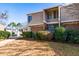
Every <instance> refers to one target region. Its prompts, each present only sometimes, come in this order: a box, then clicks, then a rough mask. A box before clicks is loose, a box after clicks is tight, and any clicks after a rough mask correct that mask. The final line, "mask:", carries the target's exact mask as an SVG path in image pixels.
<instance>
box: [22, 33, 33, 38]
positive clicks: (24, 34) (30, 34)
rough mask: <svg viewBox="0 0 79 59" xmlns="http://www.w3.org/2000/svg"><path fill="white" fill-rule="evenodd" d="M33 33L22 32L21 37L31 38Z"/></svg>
mask: <svg viewBox="0 0 79 59" xmlns="http://www.w3.org/2000/svg"><path fill="white" fill-rule="evenodd" d="M32 34H33V32H23V33H22V36H23V38H32Z"/></svg>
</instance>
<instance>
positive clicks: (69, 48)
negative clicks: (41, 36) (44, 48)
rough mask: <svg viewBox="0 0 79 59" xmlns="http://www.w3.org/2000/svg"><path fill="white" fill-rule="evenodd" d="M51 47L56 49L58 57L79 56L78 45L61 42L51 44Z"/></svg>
mask: <svg viewBox="0 0 79 59" xmlns="http://www.w3.org/2000/svg"><path fill="white" fill-rule="evenodd" d="M49 46H50V47H51V48H52V49H54V51H55V52H56V54H57V55H60V56H79V45H78V44H66V43H59V42H49Z"/></svg>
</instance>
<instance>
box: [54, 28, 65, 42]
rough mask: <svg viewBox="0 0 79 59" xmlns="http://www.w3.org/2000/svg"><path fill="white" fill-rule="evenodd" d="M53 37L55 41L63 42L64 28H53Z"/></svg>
mask: <svg viewBox="0 0 79 59" xmlns="http://www.w3.org/2000/svg"><path fill="white" fill-rule="evenodd" d="M54 36H55V41H60V42H64V41H65V39H66V34H65V28H64V27H57V28H55V32H54Z"/></svg>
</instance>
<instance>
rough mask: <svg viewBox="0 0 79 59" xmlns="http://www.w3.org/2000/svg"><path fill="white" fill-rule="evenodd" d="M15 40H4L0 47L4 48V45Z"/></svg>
mask: <svg viewBox="0 0 79 59" xmlns="http://www.w3.org/2000/svg"><path fill="white" fill-rule="evenodd" d="M14 40H15V39H5V40H3V41H1V42H0V47H2V46H5V45H6V44H8V43H10V42H12V41H14Z"/></svg>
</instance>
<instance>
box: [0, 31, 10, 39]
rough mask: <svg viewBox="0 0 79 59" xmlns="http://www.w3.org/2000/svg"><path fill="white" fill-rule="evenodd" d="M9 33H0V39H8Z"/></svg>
mask: <svg viewBox="0 0 79 59" xmlns="http://www.w3.org/2000/svg"><path fill="white" fill-rule="evenodd" d="M9 36H10V32H8V31H0V39H5V38H9Z"/></svg>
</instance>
